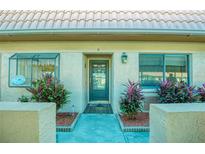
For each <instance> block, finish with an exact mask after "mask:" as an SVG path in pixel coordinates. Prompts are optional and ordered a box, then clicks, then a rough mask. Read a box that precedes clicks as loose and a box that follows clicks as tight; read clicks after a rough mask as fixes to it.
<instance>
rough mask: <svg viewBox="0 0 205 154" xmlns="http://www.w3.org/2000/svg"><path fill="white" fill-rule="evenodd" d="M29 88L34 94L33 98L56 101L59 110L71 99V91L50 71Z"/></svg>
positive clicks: (41, 100)
mask: <svg viewBox="0 0 205 154" xmlns="http://www.w3.org/2000/svg"><path fill="white" fill-rule="evenodd" d="M27 90H28V91H29V92H30V93H31V94H32V100H34V101H36V102H54V103H56V109H57V110H58V109H60V108H61V107H62V106H63V105H64V104H66V103H68V102H69V101H70V100H69V98H70V92H69V91H67V90H66V89H65V88H64V86H63V84H61V83H60V82H59V81H57V80H56V79H54V78H53V77H52V74H50V73H46V74H45V75H43V78H42V79H40V80H36V81H34V82H33V83H32V87H31V88H27Z"/></svg>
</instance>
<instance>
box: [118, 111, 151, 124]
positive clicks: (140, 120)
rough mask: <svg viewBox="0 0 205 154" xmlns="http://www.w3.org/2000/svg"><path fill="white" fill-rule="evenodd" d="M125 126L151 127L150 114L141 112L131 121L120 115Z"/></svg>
mask: <svg viewBox="0 0 205 154" xmlns="http://www.w3.org/2000/svg"><path fill="white" fill-rule="evenodd" d="M120 119H121V121H122V122H123V125H124V126H149V113H147V112H139V113H137V115H135V118H134V119H129V118H128V117H127V116H126V115H120Z"/></svg>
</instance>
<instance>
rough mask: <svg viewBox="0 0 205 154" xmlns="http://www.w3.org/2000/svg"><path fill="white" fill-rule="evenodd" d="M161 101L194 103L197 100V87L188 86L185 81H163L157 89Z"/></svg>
mask: <svg viewBox="0 0 205 154" xmlns="http://www.w3.org/2000/svg"><path fill="white" fill-rule="evenodd" d="M157 93H158V95H159V100H160V103H192V102H194V101H196V100H197V92H196V89H195V87H193V86H188V85H187V84H186V83H185V82H183V81H181V82H176V83H175V82H172V81H169V80H165V81H163V82H161V84H160V86H159V89H158V90H157Z"/></svg>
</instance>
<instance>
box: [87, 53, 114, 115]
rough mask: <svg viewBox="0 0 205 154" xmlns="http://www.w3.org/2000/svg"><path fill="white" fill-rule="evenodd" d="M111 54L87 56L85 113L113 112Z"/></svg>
mask: <svg viewBox="0 0 205 154" xmlns="http://www.w3.org/2000/svg"><path fill="white" fill-rule="evenodd" d="M111 56H112V55H88V56H87V106H86V108H85V111H84V113H113V111H112V107H111V60H112V57H111Z"/></svg>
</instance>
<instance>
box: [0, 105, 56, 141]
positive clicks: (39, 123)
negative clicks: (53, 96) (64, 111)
mask: <svg viewBox="0 0 205 154" xmlns="http://www.w3.org/2000/svg"><path fill="white" fill-rule="evenodd" d="M39 142H40V143H55V142H56V106H55V104H54V103H16V102H0V143H39Z"/></svg>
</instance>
